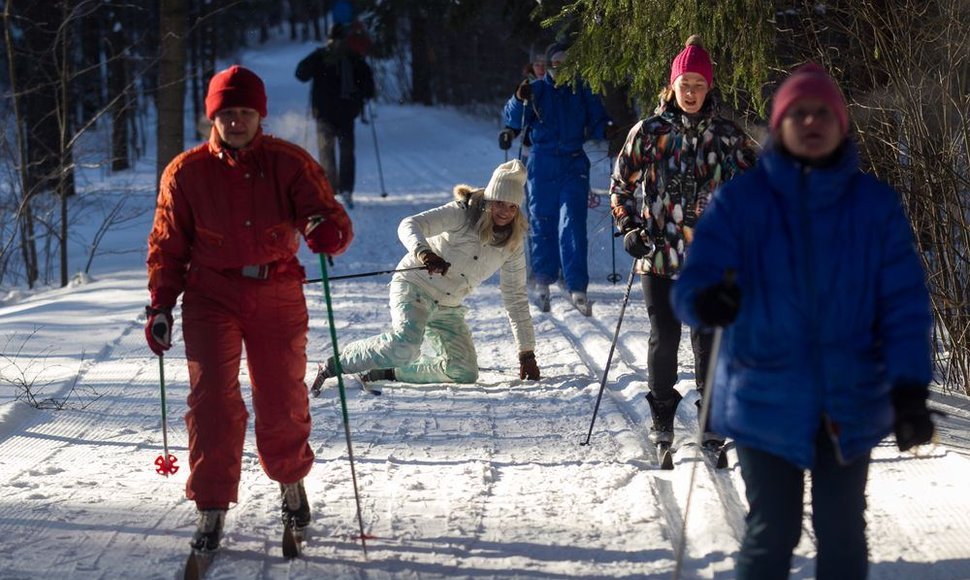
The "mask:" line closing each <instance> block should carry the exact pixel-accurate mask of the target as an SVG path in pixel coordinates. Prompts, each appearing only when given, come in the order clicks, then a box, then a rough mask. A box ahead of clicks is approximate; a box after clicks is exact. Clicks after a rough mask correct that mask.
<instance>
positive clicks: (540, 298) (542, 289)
mask: <svg viewBox="0 0 970 580" xmlns="http://www.w3.org/2000/svg"><path fill="white" fill-rule="evenodd" d="M536 306H538V307H539V311H540V312H549V310H550V308H551V307H552V304H551V303H550V299H549V285H548V284H540V283H538V282H536Z"/></svg>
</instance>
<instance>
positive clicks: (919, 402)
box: [892, 383, 936, 451]
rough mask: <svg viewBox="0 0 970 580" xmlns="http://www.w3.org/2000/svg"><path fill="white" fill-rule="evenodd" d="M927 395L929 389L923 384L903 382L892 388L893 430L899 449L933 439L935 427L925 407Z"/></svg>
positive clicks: (922, 443) (909, 447)
mask: <svg viewBox="0 0 970 580" xmlns="http://www.w3.org/2000/svg"><path fill="white" fill-rule="evenodd" d="M928 395H929V390H928V389H927V388H926V386H925V385H919V384H912V383H904V384H900V385H896V386H895V387H894V388H893V392H892V400H893V408H894V409H895V410H896V419H895V421H894V422H893V431H895V433H896V446H897V447H899V450H900V451H907V450H909V449H911V448H913V447H915V446H917V445H924V444H926V443H929V442H930V441H932V440H933V433H934V431H935V430H936V428H935V426H934V425H933V417H932V413H931V412H930V410H929V409H927V408H926V397H927V396H928Z"/></svg>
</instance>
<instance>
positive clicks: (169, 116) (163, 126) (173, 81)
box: [155, 0, 185, 180]
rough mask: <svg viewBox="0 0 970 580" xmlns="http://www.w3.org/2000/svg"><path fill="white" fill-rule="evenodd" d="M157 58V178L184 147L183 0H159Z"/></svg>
mask: <svg viewBox="0 0 970 580" xmlns="http://www.w3.org/2000/svg"><path fill="white" fill-rule="evenodd" d="M160 8H161V9H160V14H161V19H160V21H159V33H160V36H161V47H160V49H161V58H160V60H159V67H158V93H157V97H156V100H155V102H156V105H157V108H158V161H157V164H156V177H157V178H158V179H159V180H160V179H161V177H162V172H163V171H165V167H166V166H167V165H168V163H169V162H170V161H171V160H172V159H174V158H175V156H176V155H178V154H179V153H181V152H182V149H183V148H184V147H185V134H184V133H185V132H184V131H183V129H182V126H183V124H184V120H183V119H184V117H185V0H161V7H160Z"/></svg>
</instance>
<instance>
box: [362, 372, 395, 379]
mask: <svg viewBox="0 0 970 580" xmlns="http://www.w3.org/2000/svg"><path fill="white" fill-rule="evenodd" d="M364 380H365V381H393V380H396V379H395V378H394V369H374V370H370V371H367V372H366V373H364Z"/></svg>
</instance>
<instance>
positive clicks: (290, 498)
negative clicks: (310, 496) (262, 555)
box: [280, 479, 310, 530]
mask: <svg viewBox="0 0 970 580" xmlns="http://www.w3.org/2000/svg"><path fill="white" fill-rule="evenodd" d="M280 495H281V498H282V505H281V507H280V516H281V518H282V520H283V525H285V526H289V525H292V526H293V527H294V528H295V529H297V530H302V529H304V528H306V527H307V526H308V525H310V502H309V501H307V498H306V489H304V488H303V480H302V479H301V480H300V481H298V482H296V483H281V484H280Z"/></svg>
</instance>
